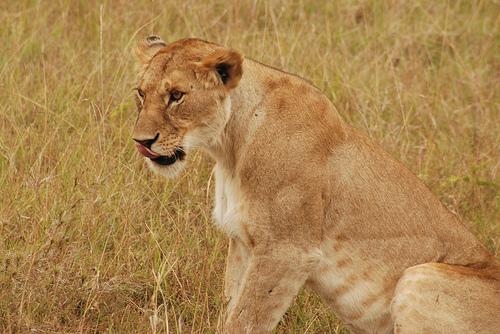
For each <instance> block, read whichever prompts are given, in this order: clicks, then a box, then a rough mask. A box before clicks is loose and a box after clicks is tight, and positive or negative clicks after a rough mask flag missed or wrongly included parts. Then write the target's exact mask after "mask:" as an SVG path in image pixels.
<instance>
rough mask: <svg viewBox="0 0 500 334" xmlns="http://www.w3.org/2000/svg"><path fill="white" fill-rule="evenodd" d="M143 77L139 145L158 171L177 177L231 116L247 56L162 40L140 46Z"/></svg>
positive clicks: (206, 45)
mask: <svg viewBox="0 0 500 334" xmlns="http://www.w3.org/2000/svg"><path fill="white" fill-rule="evenodd" d="M136 54H137V56H138V58H139V61H140V66H141V71H140V76H139V82H138V85H137V87H136V89H135V91H136V96H135V98H136V103H137V109H138V116H137V122H136V124H135V128H134V132H133V139H134V140H135V141H136V142H137V148H138V150H139V152H140V153H141V154H142V155H143V156H144V157H145V158H146V160H147V162H148V165H149V166H150V167H151V169H152V170H154V171H156V172H159V173H161V174H163V175H165V176H170V177H172V176H175V175H176V174H177V173H178V172H179V171H180V170H182V168H183V166H184V165H185V158H186V155H187V154H189V152H190V150H191V149H193V148H196V147H207V146H210V145H213V144H214V143H213V141H215V140H217V138H218V135H219V134H220V132H221V131H222V129H223V128H224V126H225V124H226V122H227V119H228V116H229V112H230V108H231V106H230V104H231V101H230V98H229V91H230V90H231V89H233V88H234V87H236V86H237V84H238V82H239V80H240V78H241V75H242V61H243V58H242V56H241V55H240V54H239V53H237V52H235V51H233V50H231V49H227V48H224V47H221V46H218V45H216V44H212V43H209V42H205V41H202V40H198V39H183V40H179V41H176V42H173V43H170V44H166V43H165V42H164V41H163V40H162V39H161V38H160V37H158V36H149V37H147V38H146V39H145V40H144V41H142V42H140V43H139V45H138V47H137V49H136Z"/></svg>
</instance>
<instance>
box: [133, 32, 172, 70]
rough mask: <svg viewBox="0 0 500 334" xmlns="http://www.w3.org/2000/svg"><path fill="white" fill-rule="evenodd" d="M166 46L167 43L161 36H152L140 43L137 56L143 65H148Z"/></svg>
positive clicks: (136, 51)
mask: <svg viewBox="0 0 500 334" xmlns="http://www.w3.org/2000/svg"><path fill="white" fill-rule="evenodd" d="M165 46H167V43H165V42H164V41H163V40H162V39H161V37H160V36H156V35H151V36H148V37H146V38H145V39H143V40H142V41H140V42H139V44H138V45H137V48H136V49H135V54H136V55H137V57H138V58H139V61H140V62H141V63H143V64H147V63H149V61H150V60H151V58H153V56H154V55H155V54H156V53H157V52H158V51H159V50H160V49H161V48H163V47H165Z"/></svg>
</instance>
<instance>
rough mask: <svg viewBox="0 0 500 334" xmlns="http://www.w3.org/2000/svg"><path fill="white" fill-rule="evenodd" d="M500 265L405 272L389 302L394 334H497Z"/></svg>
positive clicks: (429, 266) (428, 265)
mask: <svg viewBox="0 0 500 334" xmlns="http://www.w3.org/2000/svg"><path fill="white" fill-rule="evenodd" d="M499 274H500V267H498V266H496V267H495V268H491V267H490V268H487V269H474V268H469V267H463V266H454V265H447V264H442V263H426V264H422V265H418V266H415V267H412V268H409V269H407V270H406V271H405V272H404V274H403V276H402V277H401V279H400V280H399V282H398V284H397V287H396V291H395V295H394V298H393V301H392V304H391V314H392V318H393V320H394V333H400V334H406V333H500V313H499V312H500V275H499Z"/></svg>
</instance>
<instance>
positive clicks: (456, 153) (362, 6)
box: [0, 0, 500, 333]
mask: <svg viewBox="0 0 500 334" xmlns="http://www.w3.org/2000/svg"><path fill="white" fill-rule="evenodd" d="M499 12H500V10H499V5H498V3H497V4H495V3H494V2H493V1H468V0H463V1H458V0H457V1H449V2H446V1H402V0H401V1H376V0H373V1H339V2H333V1H324V2H320V1H315V2H313V1H290V0H288V1H286V0H285V1H272V2H267V1H245V2H232V4H227V3H226V1H222V0H210V1H180V2H179V1H147V2H146V1H144V2H140V1H134V2H128V1H116V2H106V3H105V4H103V5H101V4H99V3H96V2H94V1H88V2H87V1H71V2H70V1H66V0H60V1H3V2H1V3H0V18H1V20H0V22H1V27H2V28H1V29H0V41H1V45H2V48H1V50H0V87H1V89H0V101H1V103H0V194H1V200H0V331H2V332H28V331H33V332H37V333H42V332H142V333H144V332H170V333H177V332H178V331H179V325H178V319H179V318H182V319H184V323H185V326H186V327H188V326H189V327H190V328H192V331H193V332H195V333H214V332H216V331H217V328H218V326H219V324H220V316H221V310H222V307H223V303H222V294H221V291H222V276H223V265H224V255H225V250H226V240H225V238H224V237H223V235H222V234H221V233H219V232H218V231H216V229H215V228H214V227H213V226H212V223H211V219H210V210H211V202H212V192H213V184H211V183H210V181H209V180H210V170H211V165H212V163H211V162H210V161H208V159H207V158H205V157H203V156H202V155H201V154H198V155H196V156H195V157H193V158H192V161H191V168H189V169H188V170H187V171H186V172H185V173H184V174H183V176H182V177H181V178H180V179H178V180H176V181H168V180H164V179H160V178H159V177H156V176H153V175H151V174H150V173H149V172H148V171H147V170H146V169H145V168H144V164H143V162H142V160H141V159H140V158H139V157H138V156H137V154H136V153H135V150H134V146H133V144H132V142H131V140H130V133H131V129H132V126H133V123H134V120H135V109H134V107H133V105H132V104H133V103H132V100H131V88H132V87H133V85H134V77H133V71H132V67H133V57H132V55H131V48H132V46H133V45H134V44H135V39H136V36H144V35H146V34H149V33H158V34H161V35H162V36H163V37H164V38H166V39H167V40H175V39H178V38H181V37H187V36H197V37H201V38H204V39H208V40H212V41H215V42H219V43H222V44H225V45H230V46H233V47H234V48H236V49H239V50H241V51H242V52H243V53H244V54H246V55H247V56H250V57H253V58H256V59H259V60H261V61H263V62H265V63H268V64H272V65H275V66H278V67H281V68H284V69H286V70H289V71H292V72H295V73H297V74H299V75H302V76H304V77H307V78H309V79H310V80H311V81H312V82H314V83H315V84H316V85H317V86H319V87H320V88H321V89H322V90H323V91H324V92H325V93H326V94H327V95H328V96H329V97H330V98H331V99H332V101H333V102H334V103H335V105H336V107H337V109H338V110H339V112H340V113H341V114H342V115H343V116H344V118H346V119H347V120H348V121H349V122H351V123H352V124H354V125H355V126H357V127H359V128H363V129H364V130H365V131H367V132H368V133H369V134H370V135H371V136H372V137H373V138H374V139H376V140H378V141H379V142H381V143H382V145H384V147H385V148H386V149H387V150H388V151H390V152H391V153H392V154H393V155H394V156H396V157H397V158H399V159H400V160H402V161H403V162H404V163H405V164H406V165H408V166H409V167H410V168H411V169H412V170H413V171H414V172H415V173H417V174H418V175H419V177H421V178H422V179H423V181H424V182H425V183H426V184H427V185H429V187H430V188H431V189H432V190H433V191H434V192H435V193H436V194H437V195H438V196H439V197H440V198H441V200H442V201H443V202H444V203H445V204H446V205H447V206H448V207H449V208H450V209H451V210H453V211H455V212H457V213H458V214H460V215H461V216H462V217H463V218H464V220H466V221H467V222H468V224H469V225H470V228H471V229H472V230H473V231H474V232H475V233H476V234H477V236H478V237H479V238H480V239H481V240H482V241H483V242H484V243H485V244H486V245H487V246H488V247H489V248H490V249H491V250H492V251H493V252H495V253H496V254H499V253H500V223H499V221H500V180H499V167H500V165H499V164H500V146H499V145H500V115H499V104H500V101H499V96H500V92H499V89H500V82H499V81H500V80H499V72H500V61H499V56H498V55H499V54H500V53H499V48H498V45H499V44H498V43H499V40H500V36H499V24H500V21H499V15H498V14H499ZM277 332H278V333H305V332H307V333H327V332H331V333H344V332H346V331H344V330H343V329H342V327H341V325H340V323H339V322H338V321H337V320H335V318H334V316H333V315H331V314H330V313H329V312H328V310H327V309H326V307H325V306H323V305H322V304H321V303H320V302H319V301H318V299H317V297H316V296H314V295H313V294H312V293H310V292H308V291H305V292H304V293H302V294H301V295H300V297H299V298H298V301H297V303H295V305H294V307H293V308H292V309H291V310H290V311H289V312H288V313H287V315H286V316H285V319H284V320H283V322H282V323H281V324H280V328H279V329H278V330H277Z"/></svg>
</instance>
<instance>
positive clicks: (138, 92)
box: [135, 88, 146, 102]
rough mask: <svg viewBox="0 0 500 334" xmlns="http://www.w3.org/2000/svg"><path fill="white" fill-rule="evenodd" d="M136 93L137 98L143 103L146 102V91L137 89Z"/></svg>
mask: <svg viewBox="0 0 500 334" xmlns="http://www.w3.org/2000/svg"><path fill="white" fill-rule="evenodd" d="M135 91H136V92H137V96H138V97H139V98H140V99H141V102H142V101H144V98H145V97H146V94H144V91H143V90H142V89H139V88H136V89H135Z"/></svg>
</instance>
